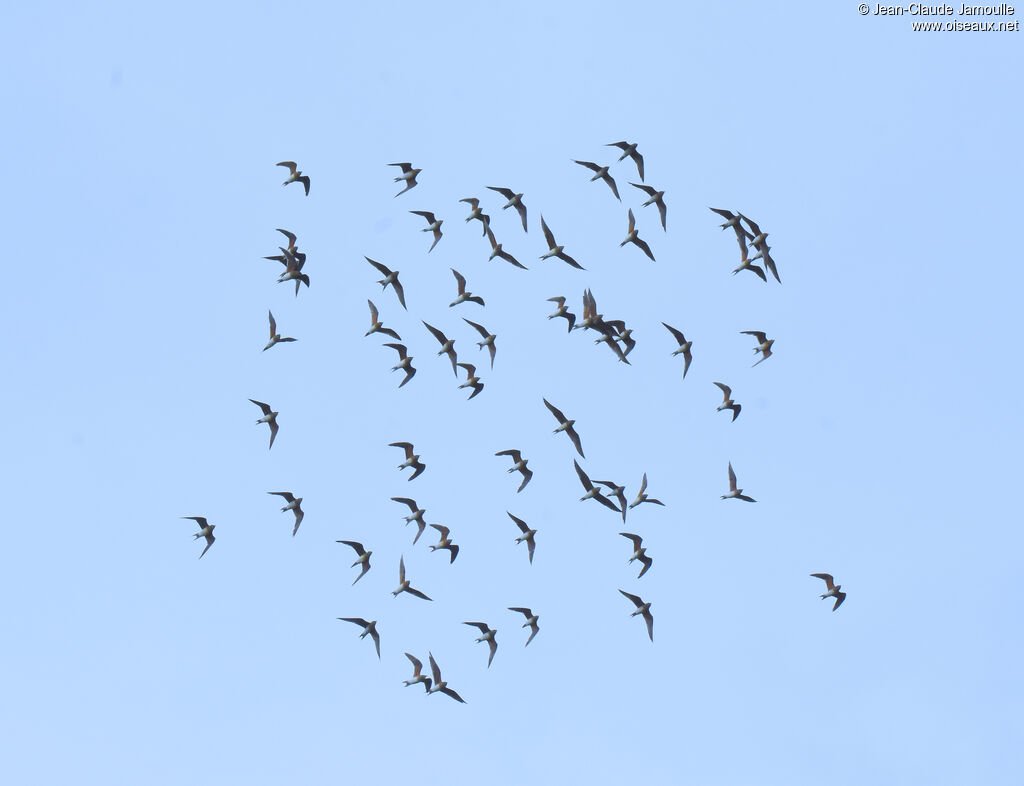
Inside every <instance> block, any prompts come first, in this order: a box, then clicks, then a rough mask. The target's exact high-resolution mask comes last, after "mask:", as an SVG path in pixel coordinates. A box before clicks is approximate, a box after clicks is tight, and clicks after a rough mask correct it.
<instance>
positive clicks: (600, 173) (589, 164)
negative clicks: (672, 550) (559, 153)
mask: <svg viewBox="0 0 1024 786" xmlns="http://www.w3.org/2000/svg"><path fill="white" fill-rule="evenodd" d="M573 161H576V159H573ZM576 163H577V164H579V165H580V166H585V167H586V168H587V169H589V170H590V171H591V172H596V173H597V174H595V175H594V176H593V177H592V178H590V182H591V183H593V182H594V181H595V180H597V179H598V178H601V179H602V180H604V182H605V183H607V184H608V188H610V189H611V190H612V193H613V194H615V198H616V199H618V200H619V201H620V202H621V201H622V197H620V196H619V189H618V187H617V186H616V185H615V179H614V178H613V177H612V176H611V175H609V174H608V167H606V166H598V165H597V164H595V163H594V162H593V161H576ZM640 179H641V180H643V178H640Z"/></svg>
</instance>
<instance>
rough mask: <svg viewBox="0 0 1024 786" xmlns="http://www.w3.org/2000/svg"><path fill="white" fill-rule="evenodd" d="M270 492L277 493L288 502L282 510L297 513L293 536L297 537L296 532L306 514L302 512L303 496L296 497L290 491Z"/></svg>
mask: <svg viewBox="0 0 1024 786" xmlns="http://www.w3.org/2000/svg"><path fill="white" fill-rule="evenodd" d="M267 493H268V494H276V495H277V496H279V497H282V498H283V499H284V501H285V502H287V503H288V504H287V505H285V506H284V507H283V508H281V512H282V513H284V512H285V511H286V510H290V511H291V512H292V513H294V514H295V528H294V529H293V530H292V537H293V538H294V537H295V533H296V532H298V531H299V524H301V523H302V517H303V516H304V515H306V514H305V513H303V512H302V507H301V505H302V497H296V496H295V495H293V494H292V493H291V492H290V491H268V492H267Z"/></svg>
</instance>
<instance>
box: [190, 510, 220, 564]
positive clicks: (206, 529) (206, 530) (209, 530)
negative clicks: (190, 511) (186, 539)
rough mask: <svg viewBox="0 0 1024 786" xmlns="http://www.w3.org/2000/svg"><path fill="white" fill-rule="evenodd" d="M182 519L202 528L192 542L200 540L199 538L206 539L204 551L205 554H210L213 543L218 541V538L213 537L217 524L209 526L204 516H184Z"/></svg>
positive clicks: (201, 556) (200, 556)
mask: <svg viewBox="0 0 1024 786" xmlns="http://www.w3.org/2000/svg"><path fill="white" fill-rule="evenodd" d="M182 518H183V519H191V520H192V521H194V522H195V523H196V524H198V525H199V527H200V529H199V532H197V533H196V534H195V535H194V536H193V538H192V540H199V538H206V548H205V549H203V554H205V553H206V552H208V551H209V550H210V546H212V545H213V542H214V541H215V540H216V538H215V537H213V530H214V529H215V528H216V527H217V525H216V524H208V523H207V521H206V519H205V518H203V517H202V516H182ZM203 554H200V555H199V559H202V558H203Z"/></svg>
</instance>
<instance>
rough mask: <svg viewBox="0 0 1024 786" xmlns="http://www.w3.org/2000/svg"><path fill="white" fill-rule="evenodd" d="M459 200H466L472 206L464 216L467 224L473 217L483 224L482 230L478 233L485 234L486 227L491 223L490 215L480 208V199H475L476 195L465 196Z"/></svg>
mask: <svg viewBox="0 0 1024 786" xmlns="http://www.w3.org/2000/svg"><path fill="white" fill-rule="evenodd" d="M459 201H460V202H466V203H467V204H468V205H469V206H470V207H471V208H472V211H471V212H470V214H469V216H468V217H467V218H466V223H467V224H468V223H469V222H470V221H472V220H473V219H474V218H475V219H476V220H477V221H479V222H480V223H481V224H483V225H484V231H483V232H481V233H480V235H481V236H483V235H486V234H487V229H488V227H489V226H490V225H491V217H490V216H489V215H487V214H486V213H485V212H484V211H483V210H481V209H480V200H479V199H477V198H476V197H466V198H465V199H460V200H459Z"/></svg>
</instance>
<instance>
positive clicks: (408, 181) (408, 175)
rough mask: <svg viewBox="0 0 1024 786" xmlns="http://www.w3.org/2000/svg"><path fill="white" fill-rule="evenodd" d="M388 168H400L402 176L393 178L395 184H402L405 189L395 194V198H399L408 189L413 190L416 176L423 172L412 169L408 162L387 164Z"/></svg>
mask: <svg viewBox="0 0 1024 786" xmlns="http://www.w3.org/2000/svg"><path fill="white" fill-rule="evenodd" d="M388 166H397V167H401V168H402V174H400V175H399V176H398V177H396V178H395V182H396V183H402V182H404V183H405V188H403V189H402V190H401V191H399V192H398V193H397V194H395V196H396V197H399V196H401V195H402V194H404V193H405V192H406V191H408V190H409V189H410V188H413V187H414V186H415V185H416V175H418V174H419V173H420V172H422V171H423V170H422V169H414V168H413V165H412V164H410V163H409V162H408V161H404V162H402V163H400V164H388Z"/></svg>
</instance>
